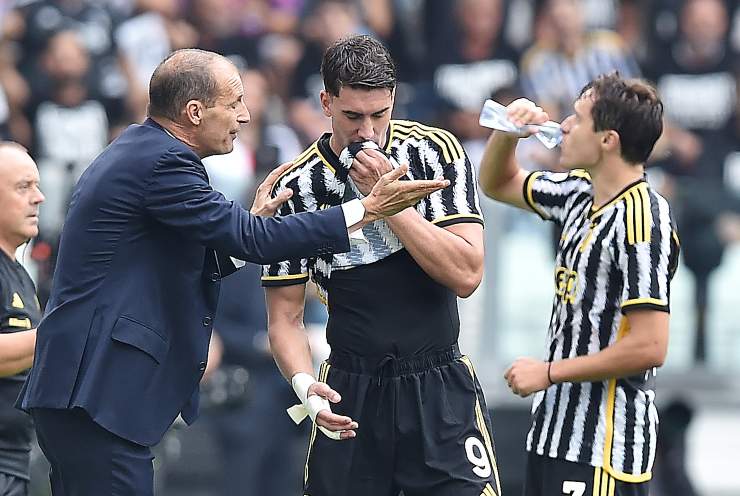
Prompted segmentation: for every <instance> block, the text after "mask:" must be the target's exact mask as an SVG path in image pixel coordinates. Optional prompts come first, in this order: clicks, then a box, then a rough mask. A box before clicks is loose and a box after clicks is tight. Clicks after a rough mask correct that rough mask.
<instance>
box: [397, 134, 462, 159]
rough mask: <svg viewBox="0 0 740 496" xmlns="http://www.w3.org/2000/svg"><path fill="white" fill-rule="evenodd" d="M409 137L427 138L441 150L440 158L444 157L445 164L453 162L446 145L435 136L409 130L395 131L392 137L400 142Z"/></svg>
mask: <svg viewBox="0 0 740 496" xmlns="http://www.w3.org/2000/svg"><path fill="white" fill-rule="evenodd" d="M411 137H414V138H419V139H426V138H428V139H430V140H432V141H434V142H435V143H436V144H437V146H439V147H440V149H441V150H442V156H443V157H444V160H445V162H447V163H452V161H453V160H452V155H451V154H450V151H449V149H448V148H447V145H446V144H445V143H444V142H443V141H442V140H441V139H440V138H439V137H437V136H434V135H431V134H426V133H421V132H420V131H419V130H418V129H410V130H405V129H398V130H397V131H396V136H394V138H399V139H401V140H405V139H407V138H411Z"/></svg>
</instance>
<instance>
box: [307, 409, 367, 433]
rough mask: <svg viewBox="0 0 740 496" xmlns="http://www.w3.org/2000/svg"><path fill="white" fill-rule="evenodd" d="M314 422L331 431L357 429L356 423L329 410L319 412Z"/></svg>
mask: <svg viewBox="0 0 740 496" xmlns="http://www.w3.org/2000/svg"><path fill="white" fill-rule="evenodd" d="M316 422H317V423H318V424H319V425H321V426H323V427H326V428H327V429H330V430H333V431H340V430H345V429H357V428H358V427H359V425H358V424H357V422H355V421H354V420H352V419H351V418H349V417H347V416H345V415H337V414H336V413H333V412H331V411H329V410H321V411H320V412H319V413H318V414H317V415H316Z"/></svg>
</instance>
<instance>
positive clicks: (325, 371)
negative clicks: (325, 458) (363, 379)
mask: <svg viewBox="0 0 740 496" xmlns="http://www.w3.org/2000/svg"><path fill="white" fill-rule="evenodd" d="M330 368H331V365H329V364H328V363H327V362H321V365H320V366H319V378H318V379H317V380H318V381H319V382H326V378H327V377H328V376H329V369H330ZM316 430H317V429H316V423H315V422H314V423H313V426H312V427H311V438H310V439H309V441H308V453H307V454H306V467H305V468H304V470H303V484H304V485H305V484H306V483H307V482H308V461H309V460H310V459H311V448H312V447H313V442H314V441H315V440H316Z"/></svg>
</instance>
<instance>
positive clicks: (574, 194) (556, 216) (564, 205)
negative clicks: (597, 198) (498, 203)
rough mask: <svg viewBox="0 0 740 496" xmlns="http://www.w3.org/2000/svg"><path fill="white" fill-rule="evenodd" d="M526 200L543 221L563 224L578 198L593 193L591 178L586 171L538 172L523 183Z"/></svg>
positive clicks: (530, 175)
mask: <svg viewBox="0 0 740 496" xmlns="http://www.w3.org/2000/svg"><path fill="white" fill-rule="evenodd" d="M522 194H523V195H524V201H525V202H526V204H527V205H528V206H529V208H531V209H532V210H533V211H534V212H535V213H536V214H537V215H539V216H540V217H542V218H543V219H544V220H549V221H552V222H555V223H556V224H560V225H562V224H563V223H564V222H565V218H566V216H567V213H568V209H569V207H570V205H572V204H573V203H574V202H575V200H576V199H577V198H578V197H579V195H582V194H586V195H590V194H591V177H590V176H589V175H588V173H587V172H585V171H583V170H579V169H577V170H572V171H570V172H549V171H535V172H532V173H531V174H529V175H528V176H527V178H526V179H525V180H524V189H523V191H522Z"/></svg>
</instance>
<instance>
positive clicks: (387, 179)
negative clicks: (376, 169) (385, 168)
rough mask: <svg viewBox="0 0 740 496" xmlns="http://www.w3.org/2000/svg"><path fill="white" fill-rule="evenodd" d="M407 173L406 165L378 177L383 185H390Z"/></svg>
mask: <svg viewBox="0 0 740 496" xmlns="http://www.w3.org/2000/svg"><path fill="white" fill-rule="evenodd" d="M408 171H409V166H408V165H407V164H401V166H400V167H399V168H397V169H393V170H391V171H389V172H386V173H385V174H383V175H382V176H381V177H380V180H381V181H383V182H384V183H386V184H388V183H392V182H393V181H395V180H397V179H398V178H399V177H401V176H403V175H404V174H406V173H407V172H408Z"/></svg>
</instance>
